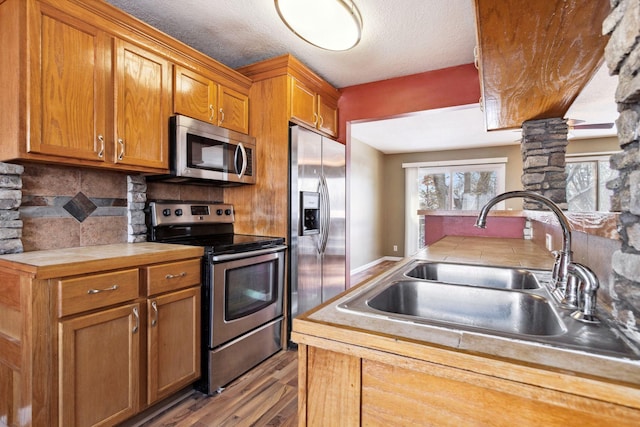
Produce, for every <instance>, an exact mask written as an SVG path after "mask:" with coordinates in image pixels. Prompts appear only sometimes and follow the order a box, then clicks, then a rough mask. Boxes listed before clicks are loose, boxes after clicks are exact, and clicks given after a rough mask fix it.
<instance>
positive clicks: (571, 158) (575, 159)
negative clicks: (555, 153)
mask: <svg viewBox="0 0 640 427" xmlns="http://www.w3.org/2000/svg"><path fill="white" fill-rule="evenodd" d="M615 153H616V151H603V152H597V153H573V154H567V155H566V156H565V163H586V162H606V161H609V159H610V158H611V155H613V154H615ZM598 180H600V176H599V175H598ZM596 185H598V186H599V183H598V184H596ZM597 204H598V200H597V199H596V205H597Z"/></svg>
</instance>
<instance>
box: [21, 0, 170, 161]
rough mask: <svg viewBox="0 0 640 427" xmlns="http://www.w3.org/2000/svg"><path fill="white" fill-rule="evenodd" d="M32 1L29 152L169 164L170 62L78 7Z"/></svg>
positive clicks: (30, 156) (59, 157) (37, 155)
mask: <svg viewBox="0 0 640 427" xmlns="http://www.w3.org/2000/svg"><path fill="white" fill-rule="evenodd" d="M33 6H34V7H33V11H34V13H33V16H32V19H29V20H28V22H29V24H30V25H31V27H29V33H30V34H33V37H30V38H28V40H30V43H31V45H30V49H29V52H30V58H31V60H30V61H28V64H29V70H28V71H29V73H28V74H29V75H30V76H31V87H30V98H29V104H28V105H27V108H26V111H27V114H29V115H30V116H29V118H28V123H29V124H30V136H29V137H28V138H26V137H25V140H26V141H25V144H26V149H25V152H26V153H25V156H24V157H26V158H28V159H34V160H51V161H55V162H57V163H67V164H85V165H90V166H91V165H93V166H101V167H108V168H111V169H119V170H140V171H150V172H154V171H166V170H167V169H168V167H169V162H168V151H169V145H168V144H169V139H168V123H169V116H170V113H171V90H172V88H171V68H170V64H169V62H167V61H166V60H165V59H163V58H162V57H160V56H158V55H156V54H154V53H152V52H150V51H148V50H145V49H142V48H139V47H137V46H135V45H133V44H131V43H129V42H127V41H124V40H120V39H119V38H117V37H113V36H112V35H110V34H108V33H107V32H105V31H103V30H101V29H98V28H96V27H94V26H92V25H90V24H88V23H87V22H85V21H84V20H83V19H81V18H80V17H76V16H74V15H73V13H68V12H67V11H64V12H63V11H61V10H58V9H56V8H54V7H52V6H50V5H48V4H45V3H42V2H33ZM43 156H45V157H43ZM51 156H54V157H51Z"/></svg>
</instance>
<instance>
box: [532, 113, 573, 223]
mask: <svg viewBox="0 0 640 427" xmlns="http://www.w3.org/2000/svg"><path fill="white" fill-rule="evenodd" d="M568 132H569V127H568V125H567V120H566V119H557V118H554V119H540V120H528V121H526V122H524V123H523V124H522V143H521V149H520V150H521V152H522V168H523V173H522V187H523V189H524V190H530V191H533V192H535V193H538V194H541V195H543V196H545V197H548V198H549V199H551V200H553V201H554V202H555V203H556V204H557V205H558V206H560V208H561V209H567V190H566V187H567V173H566V172H565V154H566V151H567V143H568V140H567V134H568ZM523 207H524V209H531V210H546V209H547V208H546V207H545V206H544V205H543V204H542V203H540V202H538V201H535V200H529V199H526V200H525V201H524V203H523Z"/></svg>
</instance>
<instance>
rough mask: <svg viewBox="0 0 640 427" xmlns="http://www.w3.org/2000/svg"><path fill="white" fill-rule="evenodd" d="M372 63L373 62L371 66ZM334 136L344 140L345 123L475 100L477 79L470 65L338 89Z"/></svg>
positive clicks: (474, 70)
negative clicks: (338, 122)
mask: <svg viewBox="0 0 640 427" xmlns="http://www.w3.org/2000/svg"><path fill="white" fill-rule="evenodd" d="M372 66H375V65H372ZM341 92H342V95H341V96H340V101H339V103H338V108H339V112H340V117H339V121H340V124H339V127H340V134H339V136H338V139H339V140H340V141H341V142H343V143H344V142H345V141H346V131H347V126H346V124H347V122H351V121H356V120H375V119H383V118H389V117H393V116H398V115H401V114H406V113H412V112H416V111H424V110H431V109H435V108H444V107H452V106H455V105H465V104H472V103H475V102H478V100H479V99H480V81H479V78H478V70H476V68H475V66H474V65H473V64H465V65H458V66H456V67H450V68H443V69H441V70H435V71H427V72H424V73H419V74H412V75H410V76H404V77H398V78H394V79H388V80H381V81H378V82H372V83H364V84H361V85H356V86H348V87H345V88H342V89H341Z"/></svg>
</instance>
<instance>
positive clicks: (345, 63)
mask: <svg viewBox="0 0 640 427" xmlns="http://www.w3.org/2000/svg"><path fill="white" fill-rule="evenodd" d="M106 1H107V2H108V3H112V4H113V5H115V6H117V7H119V8H120V9H123V10H124V11H126V12H128V13H130V14H131V15H133V16H135V17H137V18H139V19H141V20H142V21H145V22H147V23H149V24H150V25H152V26H154V27H156V28H158V29H160V30H161V31H164V32H165V33H167V34H169V35H171V36H173V37H174V38H176V39H178V40H180V41H182V42H184V43H186V44H188V45H190V46H192V47H193V48H195V49H197V50H199V51H201V52H203V53H205V54H207V55H208V56H210V57H212V58H214V59H216V60H217V61H219V62H221V63H223V64H225V65H227V66H229V67H231V68H238V67H240V66H243V65H247V64H251V63H254V62H257V61H261V60H264V59H268V58H272V57H274V56H278V55H281V54H284V53H291V54H293V55H294V56H295V57H297V58H298V59H300V60H301V61H302V62H303V63H305V64H306V65H307V66H309V67H310V68H311V69H312V70H314V71H315V72H316V73H317V74H319V75H320V76H322V77H323V78H324V79H325V80H327V81H328V82H329V83H331V84H332V85H334V86H335V87H337V88H342V87H346V86H352V85H356V84H360V83H368V82H373V81H379V80H385V79H389V78H393V77H399V76H405V75H410V74H415V73H420V72H424V71H430V70H437V69H442V68H447V67H451V66H455V65H461V64H468V63H471V62H473V48H474V46H475V44H476V38H475V37H476V36H475V31H476V30H475V17H474V9H473V0H448V1H444V0H402V1H389V0H355V3H356V5H357V7H358V8H359V10H360V13H361V15H362V18H363V22H364V26H363V34H362V40H361V42H360V43H359V44H358V45H357V46H356V47H355V48H353V49H351V50H349V51H345V52H330V51H326V50H323V49H320V48H317V47H314V46H311V45H309V44H307V43H305V42H304V41H302V40H301V39H299V38H298V37H297V36H295V35H294V34H293V33H291V32H290V31H289V30H288V29H287V27H286V26H285V25H284V24H283V23H282V21H280V18H279V17H278V14H277V12H276V10H275V6H274V2H273V0H180V1H176V0H106ZM506 31H508V29H506ZM614 90H615V85H613V81H612V78H610V77H608V76H607V75H606V73H599V75H598V76H596V78H594V79H593V80H592V84H590V87H587V89H586V91H591V95H589V96H588V97H586V100H584V101H583V100H582V99H583V98H585V97H582V98H581V97H579V98H578V100H577V101H576V102H575V103H574V105H573V106H572V107H571V109H570V110H569V113H568V117H571V118H574V119H580V120H585V121H586V122H587V123H600V122H611V121H613V120H614V119H615V117H617V113H616V112H615V110H616V109H615V103H614V102H613V94H614ZM351 130H352V131H351V134H352V136H353V137H356V138H357V139H359V140H361V141H363V142H365V143H367V144H369V145H371V146H373V147H375V148H377V149H379V150H380V151H383V152H387V153H391V152H400V151H428V150H438V149H443V148H446V149H454V148H470V147H477V146H489V145H504V144H515V143H517V141H518V138H519V134H518V133H517V132H513V131H499V132H486V131H485V130H484V120H483V117H482V114H481V113H480V111H479V108H478V106H477V105H476V106H463V107H458V108H449V109H443V110H432V111H428V112H421V113H420V112H419V113H416V114H413V115H409V116H406V117H402V118H397V119H390V120H385V121H378V122H370V123H358V124H354V125H352V127H351ZM615 134H616V131H615V128H614V129H611V130H607V131H600V132H598V133H594V132H590V133H589V135H586V133H585V131H575V132H573V137H576V138H582V137H600V136H613V135H615ZM400 135H402V139H401V140H400V139H399V138H400ZM399 141H402V142H401V143H399Z"/></svg>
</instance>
